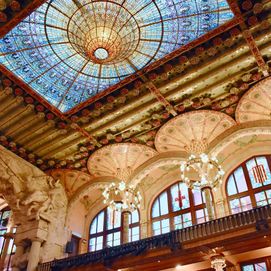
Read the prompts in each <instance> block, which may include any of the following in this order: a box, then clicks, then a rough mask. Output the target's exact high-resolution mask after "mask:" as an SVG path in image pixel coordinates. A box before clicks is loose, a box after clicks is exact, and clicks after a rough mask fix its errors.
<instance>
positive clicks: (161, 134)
mask: <svg viewBox="0 0 271 271" xmlns="http://www.w3.org/2000/svg"><path fill="white" fill-rule="evenodd" d="M235 125H236V122H235V121H234V120H233V119H232V118H231V117H229V116H228V115H226V114H224V113H221V112H216V111H211V110H199V111H193V112H189V113H185V114H183V115H180V116H178V117H175V118H174V119H172V120H170V121H168V122H167V123H166V124H165V125H164V126H162V128H161V129H160V130H159V131H158V133H157V135H156V138H155V146H156V149H157V150H158V151H159V152H165V151H185V152H188V153H191V152H192V153H195V152H204V151H205V150H206V149H207V148H208V145H209V144H210V142H212V141H213V140H214V139H215V138H216V137H217V136H219V135H220V134H222V133H223V132H225V131H226V130H228V129H229V128H231V127H233V126H235Z"/></svg>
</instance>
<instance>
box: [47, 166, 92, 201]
mask: <svg viewBox="0 0 271 271" xmlns="http://www.w3.org/2000/svg"><path fill="white" fill-rule="evenodd" d="M49 174H50V175H51V176H52V177H53V178H54V179H58V180H60V181H61V183H62V185H63V186H64V187H65V191H66V193H67V196H68V198H69V199H70V198H71V197H72V196H73V195H74V193H76V191H77V190H78V189H80V188H81V187H83V186H84V185H85V184H87V183H91V182H93V177H92V176H90V175H89V174H86V173H83V172H80V171H76V170H63V169H55V170H52V171H50V172H49Z"/></svg>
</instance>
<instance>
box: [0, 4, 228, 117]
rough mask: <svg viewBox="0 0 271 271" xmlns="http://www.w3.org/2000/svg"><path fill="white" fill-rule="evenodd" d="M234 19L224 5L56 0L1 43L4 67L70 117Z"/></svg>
mask: <svg viewBox="0 0 271 271" xmlns="http://www.w3.org/2000/svg"><path fill="white" fill-rule="evenodd" d="M232 18H233V13H232V12H231V10H230V8H229V6H228V4H227V1H226V0H156V1H154V0H136V1H135V0H111V1H101V0H99V1H98V0H97V1H94V0H50V1H47V2H46V3H44V4H43V5H42V6H40V7H39V8H38V9H37V10H36V11H34V12H33V13H32V14H31V15H30V16H28V17H27V18H26V19H25V20H23V21H22V22H21V23H20V24H18V25H17V26H16V27H15V28H14V29H13V30H12V31H10V32H9V33H8V34H7V35H6V36H5V37H4V38H3V39H1V40H0V63H1V64H3V65H4V66H5V67H6V68H8V69H9V70H10V71H11V72H13V73H14V74H15V75H16V76H18V77H19V78H21V79H22V80H23V81H24V82H25V83H27V84H28V85H29V86H30V87H31V88H32V89H33V90H34V91H36V92H37V93H38V94H39V95H40V96H42V97H43V98H44V99H46V100H47V101H48V102H49V103H50V104H52V105H53V106H55V107H57V108H58V109H59V110H60V111H62V112H66V111H68V110H69V109H71V108H73V107H74V106H76V105H78V104H79V103H81V102H83V101H85V100H87V99H89V98H90V97H93V96H95V95H96V94H97V93H100V92H102V91H103V90H105V89H107V88H108V87H110V86H112V85H114V84H116V83H118V82H120V81H121V80H123V79H124V78H125V77H127V76H129V75H131V74H133V73H134V72H136V71H137V70H140V69H142V68H143V67H145V66H146V65H148V64H150V63H152V62H154V61H156V60H158V59H160V58H162V57H163V56H165V55H167V54H168V53H170V52H172V51H174V50H176V49H178V48H179V47H181V46H182V45H184V44H187V43H189V42H190V41H192V40H195V39H196V38H198V37H199V36H201V35H203V34H205V33H206V32H208V31H210V30H212V29H214V28H216V27H218V26H219V25H221V24H223V23H225V22H226V21H228V20H230V19H232Z"/></svg>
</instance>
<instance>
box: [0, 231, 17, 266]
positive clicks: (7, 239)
mask: <svg viewBox="0 0 271 271" xmlns="http://www.w3.org/2000/svg"><path fill="white" fill-rule="evenodd" d="M13 237H14V236H13V234H12V233H10V232H8V233H6V234H5V235H4V238H5V243H4V247H3V250H2V255H1V259H0V271H2V270H3V269H4V267H5V259H6V257H7V255H8V248H9V244H10V240H11V239H13Z"/></svg>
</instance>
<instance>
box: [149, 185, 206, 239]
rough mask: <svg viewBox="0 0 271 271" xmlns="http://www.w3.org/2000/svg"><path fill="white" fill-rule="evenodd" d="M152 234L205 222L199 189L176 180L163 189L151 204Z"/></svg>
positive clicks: (204, 209) (204, 210)
mask: <svg viewBox="0 0 271 271" xmlns="http://www.w3.org/2000/svg"><path fill="white" fill-rule="evenodd" d="M151 217H152V230H153V235H159V234H162V233H167V232H169V231H172V230H177V229H183V228H186V227H189V226H192V225H194V224H199V223H203V222H206V221H207V220H208V215H207V211H206V206H205V203H204V198H203V195H202V192H201V191H197V190H195V191H193V192H192V190H191V189H189V188H187V186H186V185H185V184H184V183H182V182H178V183H176V184H174V185H172V186H170V187H168V188H167V189H166V190H165V191H163V192H162V193H161V194H160V195H159V196H158V197H157V198H156V199H155V201H154V202H153V205H152V213H151Z"/></svg>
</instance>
